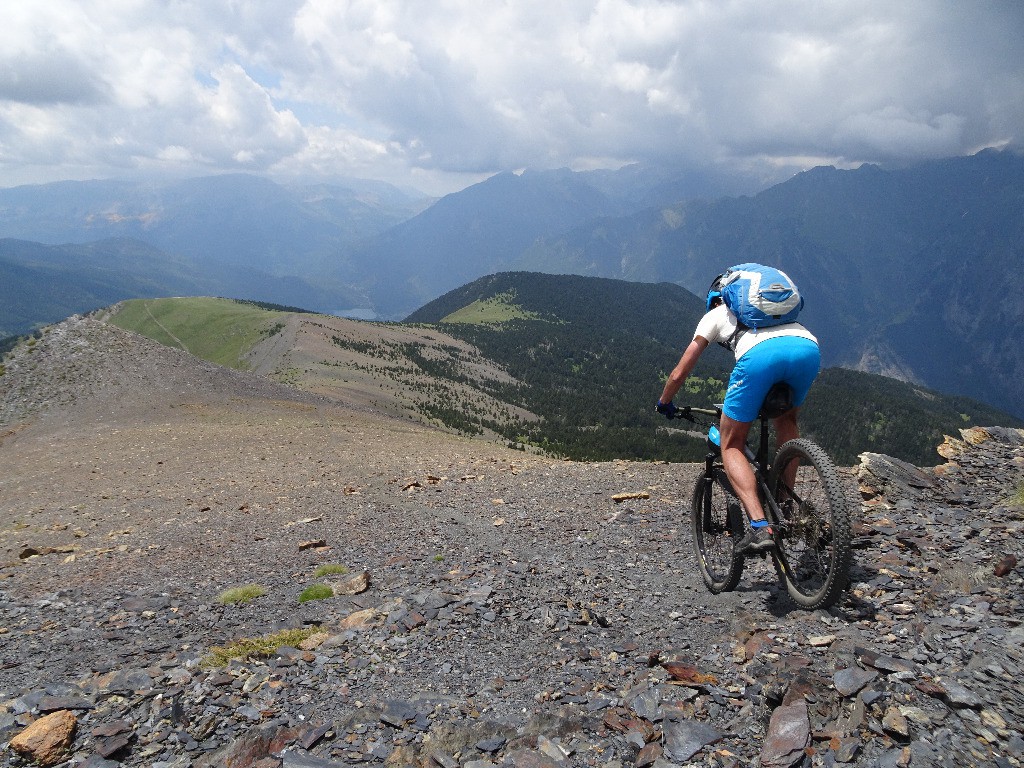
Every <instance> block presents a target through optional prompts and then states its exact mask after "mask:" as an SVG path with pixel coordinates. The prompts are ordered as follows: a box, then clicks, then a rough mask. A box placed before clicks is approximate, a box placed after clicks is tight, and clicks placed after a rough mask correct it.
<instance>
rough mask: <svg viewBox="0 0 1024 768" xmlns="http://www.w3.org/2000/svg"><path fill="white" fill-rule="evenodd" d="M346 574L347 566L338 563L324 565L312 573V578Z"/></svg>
mask: <svg viewBox="0 0 1024 768" xmlns="http://www.w3.org/2000/svg"><path fill="white" fill-rule="evenodd" d="M339 573H340V574H346V573H348V566H347V565H341V564H339V563H324V564H323V565H321V566H320V567H319V568H317V569H316V570H315V571H313V578H314V579H319V578H320V577H321V576H333V575H335V574H339Z"/></svg>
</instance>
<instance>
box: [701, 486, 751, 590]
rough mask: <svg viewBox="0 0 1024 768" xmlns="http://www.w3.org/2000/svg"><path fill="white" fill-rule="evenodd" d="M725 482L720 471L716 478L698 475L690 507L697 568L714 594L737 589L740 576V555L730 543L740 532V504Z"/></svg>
mask: <svg viewBox="0 0 1024 768" xmlns="http://www.w3.org/2000/svg"><path fill="white" fill-rule="evenodd" d="M727 482H728V481H727V480H725V473H724V471H723V470H718V478H717V479H716V478H712V477H708V476H707V475H701V476H700V477H698V478H697V482H696V484H695V485H694V487H693V502H692V504H691V508H690V513H691V514H690V517H691V520H692V523H693V548H694V551H695V553H696V555H697V568H698V570H700V575H701V578H703V579H704V583H705V584H706V585H707V588H708V589H709V590H710V591H711V592H712V593H713V594H716V595H717V594H718V593H720V592H731V591H732V590H734V589H736V585H737V584H739V583H740V577H741V576H742V575H743V555H741V554H738V553H737V552H736V550H735V547H734V546H733V544H734V543H735V542H737V541H739V539H740V537H741V536H742V534H743V528H742V525H743V522H742V517H741V516H740V503H739V500H738V499H737V498H736V497H735V496H733V494H732V493H731V492H730V490H729V486H728V485H727ZM737 526H739V528H737Z"/></svg>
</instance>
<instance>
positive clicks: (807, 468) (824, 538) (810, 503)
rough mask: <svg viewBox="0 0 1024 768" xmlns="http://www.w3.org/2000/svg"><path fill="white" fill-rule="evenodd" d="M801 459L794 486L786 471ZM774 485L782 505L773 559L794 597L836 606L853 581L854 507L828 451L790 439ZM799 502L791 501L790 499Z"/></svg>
mask: <svg viewBox="0 0 1024 768" xmlns="http://www.w3.org/2000/svg"><path fill="white" fill-rule="evenodd" d="M792 462H798V468H797V476H796V481H795V482H794V484H793V487H792V489H789V488H787V485H786V483H785V481H784V477H785V470H786V467H787V466H788V465H790V464H791V463H792ZM769 488H770V489H771V490H772V493H773V496H774V498H775V499H776V501H779V502H780V503H781V505H782V508H783V514H782V519H781V521H780V525H779V528H780V529H781V530H780V531H779V532H777V533H776V550H775V554H774V558H773V559H774V561H775V567H776V570H777V571H778V573H779V577H780V578H781V580H782V582H783V583H784V584H785V585H786V591H787V592H788V593H789V596H790V598H792V600H793V601H794V602H795V603H796V604H797V605H799V606H800V607H802V608H805V609H807V610H814V609H816V608H827V607H829V606H830V605H833V604H834V603H835V602H836V601H837V600H838V599H839V598H840V597H841V596H842V594H843V591H844V590H845V589H846V586H847V582H848V580H849V570H850V563H851V558H852V552H851V549H850V535H851V534H850V507H849V503H848V501H847V497H846V494H845V492H844V490H843V484H842V481H841V479H840V477H839V472H838V470H837V469H836V467H835V465H834V464H833V463H832V460H831V459H830V458H829V457H828V455H827V454H826V453H825V452H824V451H823V450H822V449H821V448H820V447H819V446H817V445H816V444H815V443H813V442H811V441H810V440H806V439H802V438H801V439H796V440H790V441H789V442H787V443H786V444H785V445H783V446H782V447H781V448H779V450H778V453H777V454H776V455H775V461H774V462H773V464H772V472H771V479H770V482H769ZM790 497H792V498H794V499H796V500H799V504H791V505H786V504H785V503H784V502H785V500H786V499H787V498H790Z"/></svg>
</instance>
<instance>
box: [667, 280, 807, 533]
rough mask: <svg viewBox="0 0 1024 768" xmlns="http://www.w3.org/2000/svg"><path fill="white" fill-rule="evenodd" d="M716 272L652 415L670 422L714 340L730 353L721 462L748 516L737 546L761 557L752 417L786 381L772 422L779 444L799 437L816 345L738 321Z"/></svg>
mask: <svg viewBox="0 0 1024 768" xmlns="http://www.w3.org/2000/svg"><path fill="white" fill-rule="evenodd" d="M722 278H723V275H719V276H718V277H716V278H715V279H714V281H712V283H711V287H710V288H709V289H708V295H707V301H706V310H707V314H705V315H704V317H702V318H701V320H700V322H698V323H697V328H696V330H695V331H694V334H693V340H692V341H691V342H690V344H689V346H687V348H686V350H685V351H684V352H683V355H682V357H681V358H680V359H679V363H678V364H677V365H676V367H675V368H674V369H673V371H672V373H670V374H669V377H668V380H667V381H666V382H665V388H664V390H663V391H662V393H661V398H660V399H659V400H658V404H657V406H656V409H657V411H658V413H661V414H664V415H665V416H667V417H668V418H672V417H673V416H674V415H675V412H676V410H677V408H676V406H675V405H673V404H672V398H674V397H675V396H676V393H677V392H678V391H679V389H680V387H682V385H683V382H685V381H686V378H687V377H688V376H689V375H690V373H691V372H692V371H693V369H694V367H695V366H696V365H697V360H698V358H700V355H701V353H702V352H703V351H704V350H705V349H707V347H708V344H711V343H712V342H717V343H719V344H721V345H723V346H725V347H727V348H728V349H730V350H731V351H732V352H733V354H734V355H735V356H736V365H735V366H734V367H733V370H732V375H731V376H730V377H729V387H728V389H727V390H726V394H725V403H724V404H723V406H722V420H721V425H720V428H721V446H722V465H723V466H724V467H725V473H726V475H727V476H728V478H729V482H730V483H731V484H732V487H733V490H734V492H735V493H736V497H737V498H738V499H739V500H740V503H741V504H742V505H743V509H744V510H745V511H746V513H747V517H748V518H749V519H750V528H749V530H748V531H747V533H746V534H745V535H744V536H743V538H742V539H741V540H740V541H739V543H738V544H737V545H736V549H737V550H738V551H741V552H744V551H745V552H764V551H766V550H769V549H772V548H773V547H774V546H775V542H774V540H773V532H772V529H771V526H770V525H769V524H768V521H767V520H765V515H764V509H763V508H762V506H761V501H760V499H759V498H758V495H757V481H756V478H755V477H754V471H753V469H752V468H751V466H750V463H749V462H748V461H747V459H746V456H745V455H744V451H743V448H744V446H745V445H746V442H747V435H748V433H749V432H750V425H751V424H752V423H753V422H754V420H755V419H756V418H757V415H758V413H759V412H760V410H761V405H762V403H764V399H765V396H766V395H767V394H768V390H769V389H771V387H772V385H773V384H776V383H778V382H783V381H784V382H786V383H787V384H789V386H790V387H791V388H792V392H793V395H792V400H791V403H792V407H791V408H790V409H789V410H787V411H785V412H784V413H783V414H782V415H781V416H778V417H777V418H775V419H773V420H772V421H773V424H774V426H775V434H776V438H777V440H778V444H779V445H782V444H783V443H785V442H787V441H788V440H792V439H794V438H797V437H799V436H800V428H799V426H798V424H797V415H798V413H799V411H800V405H801V404H802V403H803V401H804V398H805V397H806V396H807V391H808V390H809V389H810V388H811V383H812V382H813V381H814V379H815V377H817V375H818V370H819V368H820V366H821V355H820V352H819V350H818V340H817V339H816V338H815V337H814V336H813V335H812V334H811V333H810V332H809V331H808V330H807V329H806V328H804V326H803V325H801V324H800V323H796V322H792V323H784V324H782V325H774V326H771V327H767V328H759V329H756V330H755V329H751V328H746V327H745V326H742V325H740V324H739V323H738V321H737V319H736V315H735V314H733V312H732V310H730V309H729V308H728V307H727V306H726V305H725V302H724V301H723V299H722V293H721V290H720V289H721V287H722V286H721V280H722Z"/></svg>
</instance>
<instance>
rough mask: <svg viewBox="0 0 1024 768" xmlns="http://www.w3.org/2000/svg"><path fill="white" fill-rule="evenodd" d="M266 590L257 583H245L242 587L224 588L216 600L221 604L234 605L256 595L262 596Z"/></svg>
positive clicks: (251, 598)
mask: <svg viewBox="0 0 1024 768" xmlns="http://www.w3.org/2000/svg"><path fill="white" fill-rule="evenodd" d="M265 594H267V590H266V589H265V588H264V587H261V586H260V585H259V584H246V585H245V586H244V587H234V588H233V589H226V590H224V591H223V592H221V593H220V594H219V595H217V602H218V603H221V604H222V605H235V604H241V603H247V602H249V601H250V600H255V599H256V598H257V597H263V596H264V595H265Z"/></svg>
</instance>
